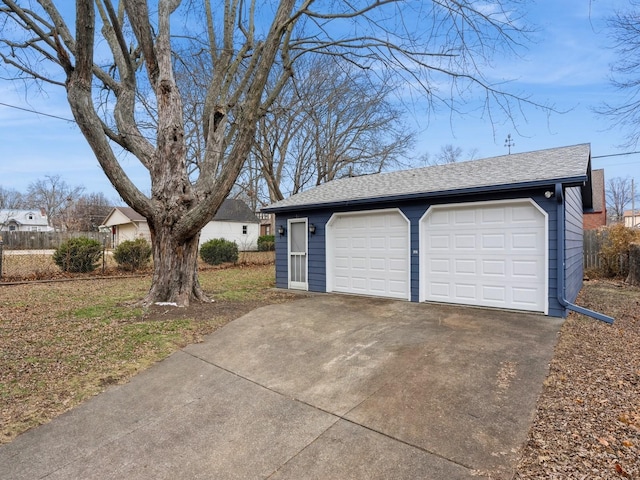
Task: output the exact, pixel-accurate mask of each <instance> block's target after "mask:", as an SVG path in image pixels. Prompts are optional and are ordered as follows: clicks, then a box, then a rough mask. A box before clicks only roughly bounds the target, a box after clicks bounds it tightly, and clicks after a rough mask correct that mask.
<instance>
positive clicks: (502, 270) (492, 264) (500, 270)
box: [480, 259, 507, 277]
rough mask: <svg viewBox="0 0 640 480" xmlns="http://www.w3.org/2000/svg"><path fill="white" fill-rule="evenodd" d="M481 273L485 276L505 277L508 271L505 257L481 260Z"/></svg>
mask: <svg viewBox="0 0 640 480" xmlns="http://www.w3.org/2000/svg"><path fill="white" fill-rule="evenodd" d="M480 265H482V268H481V270H480V273H481V274H482V275H485V276H487V275H488V276H501V277H504V276H505V275H506V272H507V262H506V261H505V260H504V259H483V260H481V261H480Z"/></svg>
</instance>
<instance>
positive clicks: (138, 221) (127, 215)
mask: <svg viewBox="0 0 640 480" xmlns="http://www.w3.org/2000/svg"><path fill="white" fill-rule="evenodd" d="M102 227H109V228H110V229H111V245H112V246H113V247H114V248H115V247H117V246H118V245H120V243H121V242H125V241H127V240H135V239H136V238H144V239H145V240H147V241H148V242H150V241H151V233H150V231H149V225H148V224H147V219H146V218H144V217H143V216H142V215H140V214H139V213H138V212H136V211H135V210H134V209H133V208H131V207H115V208H113V209H112V210H111V211H110V212H109V215H107V217H106V218H105V219H104V221H103V222H102V225H101V226H100V228H102Z"/></svg>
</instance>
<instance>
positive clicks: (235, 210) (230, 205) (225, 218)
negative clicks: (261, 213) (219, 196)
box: [213, 198, 260, 223]
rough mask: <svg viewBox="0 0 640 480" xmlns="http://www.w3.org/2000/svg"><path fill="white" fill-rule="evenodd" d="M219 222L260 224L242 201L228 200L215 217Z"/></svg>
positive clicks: (223, 203)
mask: <svg viewBox="0 0 640 480" xmlns="http://www.w3.org/2000/svg"><path fill="white" fill-rule="evenodd" d="M213 220H214V221H217V222H243V223H260V220H258V217H256V214H255V213H253V212H252V211H251V209H250V208H249V206H248V205H247V204H246V203H244V202H243V201H242V200H238V199H236V198H227V199H226V200H225V201H224V202H222V205H220V208H219V209H218V212H217V213H216V214H215V216H214V217H213Z"/></svg>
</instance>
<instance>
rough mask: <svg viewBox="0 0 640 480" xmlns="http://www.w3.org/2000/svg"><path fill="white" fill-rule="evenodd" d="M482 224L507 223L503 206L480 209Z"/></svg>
mask: <svg viewBox="0 0 640 480" xmlns="http://www.w3.org/2000/svg"><path fill="white" fill-rule="evenodd" d="M480 213H481V215H480V218H481V222H482V225H487V226H488V225H496V224H497V225H503V224H504V223H505V211H504V209H502V208H486V209H484V210H480Z"/></svg>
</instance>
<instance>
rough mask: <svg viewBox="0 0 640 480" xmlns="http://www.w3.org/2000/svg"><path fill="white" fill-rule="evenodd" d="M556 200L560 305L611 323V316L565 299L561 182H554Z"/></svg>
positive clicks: (562, 195) (562, 194) (562, 193)
mask: <svg viewBox="0 0 640 480" xmlns="http://www.w3.org/2000/svg"><path fill="white" fill-rule="evenodd" d="M555 196H556V200H557V201H558V207H557V219H556V221H557V229H558V233H557V239H558V245H557V248H558V301H559V302H560V305H562V306H563V307H564V308H566V309H568V310H572V311H574V312H577V313H581V314H582V315H586V316H588V317H591V318H595V319H596V320H600V321H602V322H605V323H608V324H612V323H613V320H614V319H613V317H609V316H608V315H605V314H603V313H599V312H595V311H593V310H589V309H588V308H584V307H580V306H578V305H575V304H573V303H571V302H570V301H569V300H567V299H566V298H565V297H566V292H565V281H564V275H565V267H566V265H565V249H564V192H563V189H562V184H561V183H556V191H555Z"/></svg>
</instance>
